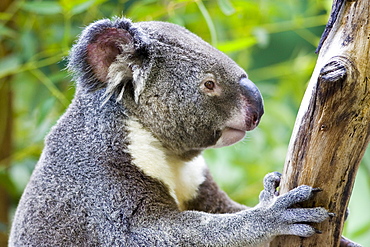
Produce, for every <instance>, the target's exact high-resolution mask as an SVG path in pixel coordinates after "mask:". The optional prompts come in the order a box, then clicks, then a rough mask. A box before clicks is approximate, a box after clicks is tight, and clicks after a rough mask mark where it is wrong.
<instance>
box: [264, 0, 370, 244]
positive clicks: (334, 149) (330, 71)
mask: <svg viewBox="0 0 370 247" xmlns="http://www.w3.org/2000/svg"><path fill="white" fill-rule="evenodd" d="M369 14H370V3H369V2H368V0H357V1H356V0H352V1H350V0H334V4H333V9H332V14H331V18H330V20H329V22H328V25H327V28H326V30H325V32H324V35H323V37H322V40H321V42H320V46H319V48H318V50H320V53H319V57H318V60H317V63H316V67H315V70H314V72H313V75H312V77H311V80H310V83H309V85H308V88H307V91H306V93H305V96H304V98H303V101H302V105H301V107H300V110H299V113H298V117H297V120H296V123H295V126H294V130H293V134H292V138H291V141H290V144H289V150H288V154H287V158H286V162H285V167H284V172H283V178H282V181H281V185H280V193H281V194H283V193H286V192H287V191H289V190H291V189H293V188H294V187H297V186H298V185H301V184H307V185H310V186H313V187H316V188H321V189H323V191H322V192H320V193H317V194H316V195H314V197H313V198H312V199H311V200H310V201H308V202H305V203H302V205H300V206H303V207H325V208H327V209H328V210H329V211H330V212H333V213H335V214H336V216H335V217H333V218H332V219H329V220H326V221H325V222H323V223H321V224H315V225H314V227H315V228H317V229H319V230H321V231H322V232H323V233H322V234H316V235H314V236H312V237H309V238H299V237H295V236H279V237H277V238H275V240H274V241H273V242H272V243H271V244H270V246H271V247H277V246H293V247H295V246H302V247H305V246H330V247H331V246H339V241H340V238H341V233H342V228H343V222H344V215H345V212H346V209H347V206H348V202H349V199H350V195H351V193H352V188H353V184H354V180H355V176H356V172H357V170H358V166H359V164H360V161H361V159H362V157H363V154H364V152H365V150H366V147H367V145H368V143H369V139H370V95H369V92H370V83H369V78H370V62H369V61H370V53H369V52H370V51H369V49H370V24H369V20H370V18H369V17H370V16H369ZM321 45H322V46H321Z"/></svg>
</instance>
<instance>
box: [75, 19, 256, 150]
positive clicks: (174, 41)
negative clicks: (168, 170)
mask: <svg viewBox="0 0 370 247" xmlns="http://www.w3.org/2000/svg"><path fill="white" fill-rule="evenodd" d="M69 68H70V69H71V70H72V71H74V72H75V75H76V77H77V82H78V86H79V87H84V88H86V89H89V91H90V93H95V92H96V91H97V90H100V89H101V90H105V95H106V97H108V98H109V97H115V99H116V101H117V104H123V105H124V107H125V108H126V109H127V112H128V115H129V116H130V117H132V118H135V119H137V121H139V122H140V123H141V124H142V125H143V126H144V128H146V129H147V130H149V131H150V132H151V133H152V134H153V136H155V137H156V138H157V139H158V140H159V141H160V142H161V143H162V144H163V146H164V147H165V148H167V149H168V150H170V151H172V152H174V153H176V154H179V155H181V154H185V153H188V152H193V151H199V150H203V149H205V148H208V147H222V146H227V145H231V144H233V143H235V142H237V141H239V140H241V139H242V138H243V137H244V135H245V132H246V131H248V130H252V129H254V128H255V127H256V126H257V125H258V123H259V120H260V118H261V116H262V114H263V103H262V98H261V94H260V92H259V90H258V89H257V87H256V86H255V85H254V84H253V83H252V82H251V81H250V80H249V79H248V77H247V74H246V73H245V71H244V70H243V69H241V68H240V67H239V66H238V65H237V64H236V63H235V62H234V61H232V60H231V59H230V58H229V57H227V56H226V55H225V54H223V53H222V52H220V51H218V50H217V49H215V48H213V47H212V46H210V45H209V44H208V43H206V42H205V41H203V40H202V39H201V38H199V37H198V36H196V35H194V34H192V33H191V32H189V31H187V30H186V29H184V28H182V27H180V26H177V25H174V24H170V23H164V22H139V23H132V22H131V21H130V20H128V19H120V18H117V19H114V20H112V21H111V20H101V21H98V22H95V23H93V24H91V25H90V26H88V27H87V28H86V29H85V30H84V31H83V33H82V35H81V37H80V39H79V41H78V42H77V44H76V45H75V46H74V47H73V49H72V52H71V55H70V63H69Z"/></svg>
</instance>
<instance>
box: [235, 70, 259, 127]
mask: <svg viewBox="0 0 370 247" xmlns="http://www.w3.org/2000/svg"><path fill="white" fill-rule="evenodd" d="M240 85H241V87H242V95H243V98H244V100H246V105H247V109H246V111H247V112H246V115H247V119H246V122H247V125H249V126H250V128H251V129H254V128H255V127H256V126H257V125H258V124H259V121H260V119H261V117H262V115H263V113H264V110H263V99H262V95H261V93H260V90H258V88H257V86H256V85H255V84H254V83H253V82H252V81H251V80H249V79H248V78H246V77H244V78H242V79H241V80H240Z"/></svg>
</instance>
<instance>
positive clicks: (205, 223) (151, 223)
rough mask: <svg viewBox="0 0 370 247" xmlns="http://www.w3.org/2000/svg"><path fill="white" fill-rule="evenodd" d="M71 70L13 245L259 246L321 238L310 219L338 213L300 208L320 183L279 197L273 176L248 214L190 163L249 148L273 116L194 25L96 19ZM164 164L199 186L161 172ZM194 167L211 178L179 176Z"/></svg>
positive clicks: (239, 72)
mask: <svg viewBox="0 0 370 247" xmlns="http://www.w3.org/2000/svg"><path fill="white" fill-rule="evenodd" d="M69 69H70V70H71V71H72V72H73V74H74V79H75V81H76V82H77V90H76V94H75V98H74V100H73V102H72V103H71V105H70V107H69V108H68V110H67V111H66V113H65V114H64V115H63V116H62V117H61V118H60V120H59V121H58V123H57V124H56V126H54V127H53V129H52V130H51V132H50V134H49V135H48V136H47V138H46V141H45V148H44V151H43V153H42V155H41V158H40V160H39V162H38V163H37V165H36V167H35V170H34V172H33V175H32V177H31V179H30V182H29V183H28V185H27V188H26V189H25V191H24V194H23V196H22V198H21V201H20V203H19V206H18V209H17V212H16V214H15V218H14V222H13V225H12V229H11V235H10V240H9V246H257V245H260V244H263V243H265V242H267V241H269V240H271V239H272V238H273V237H274V236H277V235H284V234H292V235H298V236H303V237H308V236H311V235H312V234H314V233H315V229H314V228H312V227H311V226H309V225H307V224H305V223H304V222H321V221H323V220H325V219H326V218H327V217H328V213H327V211H326V210H325V209H323V208H310V209H296V208H290V206H291V205H293V204H295V203H298V202H300V201H304V200H307V199H308V198H309V197H310V196H311V194H312V188H311V187H308V186H300V187H298V188H296V189H294V190H292V191H290V192H289V193H287V194H284V195H281V196H276V195H275V192H276V191H275V190H276V187H277V186H278V182H279V180H280V175H279V174H278V173H271V174H268V175H267V176H266V178H265V181H264V186H265V190H264V191H262V192H261V196H260V203H259V204H258V205H257V206H256V207H254V208H250V209H248V208H247V207H245V206H243V205H239V204H237V203H236V202H233V201H232V200H230V199H229V198H228V197H227V195H226V194H225V193H224V192H222V191H221V190H220V189H219V188H218V186H217V185H216V184H215V182H214V181H213V179H212V177H211V175H210V173H209V171H208V169H207V168H206V167H204V168H199V169H198V170H197V168H194V167H192V164H193V163H188V162H195V160H196V162H197V164H198V163H199V164H201V162H198V161H199V160H200V159H199V155H200V154H201V151H202V150H204V149H205V148H209V147H213V146H214V147H218V146H224V145H229V144H232V143H234V142H236V141H238V140H239V139H240V138H241V137H242V136H243V135H244V134H243V133H244V132H245V131H247V130H250V129H253V128H254V127H256V125H257V124H258V122H259V119H260V117H261V115H262V113H263V110H262V99H261V96H260V94H259V91H258V89H257V88H256V87H255V86H254V85H253V84H252V83H251V82H250V81H249V80H248V79H247V75H246V73H245V72H244V71H243V70H242V69H241V68H240V67H239V66H237V65H236V64H235V63H234V62H233V61H232V60H231V59H230V58H228V57H227V56H226V55H224V54H223V53H221V52H219V51H218V50H216V49H215V48H213V47H211V46H210V45H209V44H207V43H206V42H204V41H203V40H201V39H200V38H199V37H197V36H196V35H194V34H192V33H190V32H189V31H187V30H186V29H184V28H182V27H179V26H177V25H173V24H169V23H162V22H141V23H132V22H131V21H129V20H128V19H124V18H122V19H121V18H116V19H113V20H101V21H98V22H95V23H93V24H91V25H90V26H88V27H87V28H86V29H85V30H84V31H83V32H82V34H81V36H80V38H79V40H78V42H77V43H76V44H75V45H74V47H73V48H72V51H71V54H70V61H69ZM207 80H208V81H212V82H214V88H213V87H210V88H208V87H207V86H206V85H207V84H205V83H204V82H205V81H207ZM135 126H136V127H135ZM137 126H139V127H137ZM140 133H144V134H143V135H140ZM241 133H242V136H240V134H241ZM142 136H144V137H145V138H146V139H145V138H144V139H145V140H147V141H145V140H144V141H143V140H141V142H140V141H139V140H138V139H140V138H141V137H142ZM136 138H137V139H136ZM139 144H142V149H143V150H144V151H145V153H144V154H145V155H147V156H148V157H142V156H145V155H141V153H140V152H139V151H141V150H140V145H139ZM155 154H161V157H157V156H156V155H155ZM145 158H147V159H145ZM159 158H160V159H159ZM143 160H144V161H146V160H147V161H148V162H149V163H150V165H148V164H146V163H145V162H144V161H143ZM157 160H159V161H163V164H162V163H161V162H157ZM172 161H173V162H174V163H172ZM151 162H152V163H153V167H152V165H151V164H152V163H151ZM161 165H163V174H165V173H167V172H169V171H166V170H164V168H166V167H169V168H170V169H173V170H174V171H175V172H173V173H169V174H170V175H171V174H172V175H173V174H176V176H179V178H181V179H182V182H183V184H186V185H189V188H183V187H181V186H182V185H183V184H181V183H178V184H176V181H177V180H173V179H172V178H171V176H168V177H166V176H165V175H163V176H162V170H161V169H162V168H161V167H162V166H161ZM165 165H166V166H165ZM178 166H180V167H182V168H184V170H181V169H182V168H181V169H180V168H179V167H178ZM152 168H153V169H154V168H157V170H155V169H154V170H152ZM158 169H159V172H158ZM166 169H167V168H166ZM185 169H190V170H191V171H195V172H199V174H200V175H197V176H194V178H191V179H188V180H187V176H191V175H192V174H177V173H176V172H178V171H185ZM171 179H172V180H171ZM179 185H181V186H180V187H179ZM191 186H196V188H195V189H192V188H190V187H191Z"/></svg>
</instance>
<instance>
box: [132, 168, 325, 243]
mask: <svg viewBox="0 0 370 247" xmlns="http://www.w3.org/2000/svg"><path fill="white" fill-rule="evenodd" d="M279 180H280V174H278V173H270V174H268V175H267V176H266V177H265V180H264V186H265V189H264V190H263V191H262V192H261V195H260V203H259V204H258V205H257V206H256V207H253V208H250V209H245V210H242V211H240V212H236V213H226V214H211V213H205V212H199V211H193V210H185V211H178V210H176V209H175V208H174V207H170V205H169V204H167V205H166V204H165V203H163V202H162V203H157V204H156V205H155V206H153V207H152V206H148V205H147V206H145V207H143V208H142V210H141V213H140V214H141V215H142V217H138V218H137V219H138V221H137V226H136V227H133V228H131V229H135V230H134V231H133V234H132V235H131V236H134V240H135V244H138V245H141V244H143V245H151V246H154V245H155V246H172V245H177V246H226V245H227V246H259V245H261V244H264V243H266V242H268V241H270V240H271V239H272V238H273V237H274V236H277V235H297V236H302V237H308V236H311V235H312V234H314V233H315V232H317V231H316V229H315V228H313V227H312V226H310V225H308V224H305V222H319V221H322V220H324V219H325V218H327V217H328V216H329V214H328V212H327V211H326V210H325V209H324V208H290V207H291V206H292V205H293V204H295V203H298V202H301V201H304V200H307V199H308V198H309V197H310V196H311V195H312V193H313V191H314V190H313V189H312V188H311V187H309V186H299V187H298V188H296V189H294V190H292V191H290V192H288V193H286V194H284V195H281V196H276V195H275V192H276V186H278V181H279ZM208 199H209V198H207V200H208ZM215 202H216V203H220V202H217V200H216V201H215ZM224 202H225V201H224ZM142 226H145V227H142Z"/></svg>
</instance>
